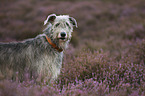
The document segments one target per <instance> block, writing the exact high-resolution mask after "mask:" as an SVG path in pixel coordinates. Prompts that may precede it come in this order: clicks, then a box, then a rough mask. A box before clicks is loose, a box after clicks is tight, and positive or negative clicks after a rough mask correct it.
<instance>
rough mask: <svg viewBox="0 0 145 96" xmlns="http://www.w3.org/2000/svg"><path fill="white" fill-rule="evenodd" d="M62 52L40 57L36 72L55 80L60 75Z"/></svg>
mask: <svg viewBox="0 0 145 96" xmlns="http://www.w3.org/2000/svg"><path fill="white" fill-rule="evenodd" d="M62 59H63V52H61V53H52V54H45V55H43V56H41V60H40V61H39V63H37V65H38V66H39V67H38V68H39V69H38V71H39V72H40V73H41V74H45V75H50V76H52V78H53V79H55V78H57V76H58V75H59V74H60V69H61V66H62Z"/></svg>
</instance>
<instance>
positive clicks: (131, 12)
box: [0, 0, 145, 96]
mask: <svg viewBox="0 0 145 96" xmlns="http://www.w3.org/2000/svg"><path fill="white" fill-rule="evenodd" d="M144 4H145V1H144V0H136V1H135V0H128V1H126V0H117V1H116V0H96V1H95V0H90V1H88V0H74V1H73V0H60V1H59V0H54V1H53V0H25V1H23V0H1V3H0V41H1V42H11V41H21V40H24V39H27V38H33V37H35V36H36V35H38V34H40V33H42V30H43V27H44V26H43V21H44V20H45V19H46V16H47V15H48V14H51V13H56V14H69V15H70V16H72V17H74V18H75V19H76V20H77V22H78V28H76V29H74V32H73V37H72V40H71V43H70V46H69V49H68V50H66V51H65V57H64V61H63V68H62V70H61V74H60V76H59V78H58V80H56V81H54V82H52V83H51V84H48V83H47V81H42V82H40V83H39V84H36V83H35V82H33V80H26V81H24V82H19V81H18V80H17V81H11V80H8V79H5V80H1V81H0V96H57V95H59V96H105V95H109V96H138V95H140V96H144V95H145V71H144V69H145V5H144Z"/></svg>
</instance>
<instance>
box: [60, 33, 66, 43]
mask: <svg viewBox="0 0 145 96" xmlns="http://www.w3.org/2000/svg"><path fill="white" fill-rule="evenodd" d="M58 39H60V40H62V41H66V39H67V34H66V32H61V33H59V35H58Z"/></svg>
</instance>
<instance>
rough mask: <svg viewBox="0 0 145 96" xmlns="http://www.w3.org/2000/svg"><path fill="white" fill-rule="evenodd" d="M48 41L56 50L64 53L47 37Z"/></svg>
mask: <svg viewBox="0 0 145 96" xmlns="http://www.w3.org/2000/svg"><path fill="white" fill-rule="evenodd" d="M46 39H47V41H48V43H49V44H50V45H51V46H52V47H53V48H54V49H56V50H57V51H58V52H62V51H63V49H62V48H59V47H57V46H56V44H54V43H53V42H52V41H51V39H50V38H48V37H47V36H46Z"/></svg>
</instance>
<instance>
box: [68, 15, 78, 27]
mask: <svg viewBox="0 0 145 96" xmlns="http://www.w3.org/2000/svg"><path fill="white" fill-rule="evenodd" d="M69 20H70V22H71V23H72V25H73V26H75V27H78V26H77V21H76V20H75V19H74V18H73V17H69Z"/></svg>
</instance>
